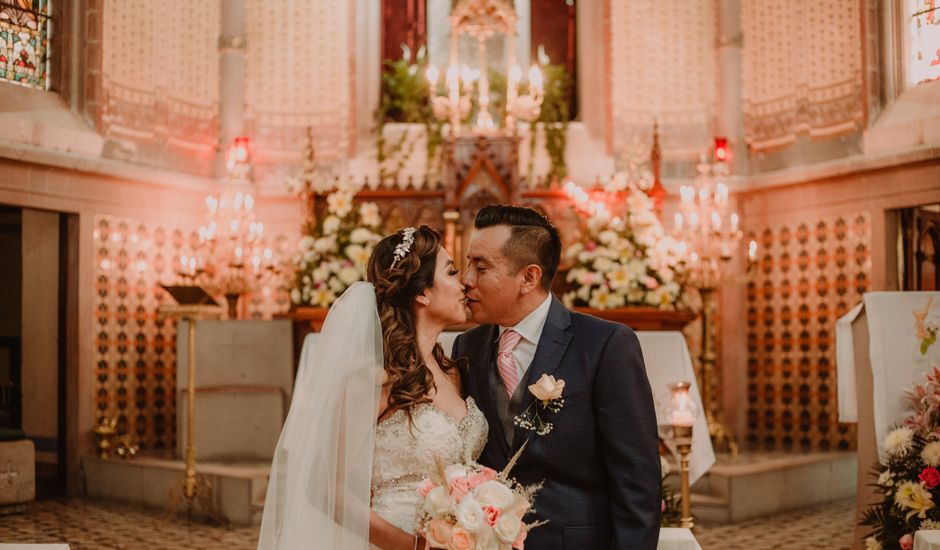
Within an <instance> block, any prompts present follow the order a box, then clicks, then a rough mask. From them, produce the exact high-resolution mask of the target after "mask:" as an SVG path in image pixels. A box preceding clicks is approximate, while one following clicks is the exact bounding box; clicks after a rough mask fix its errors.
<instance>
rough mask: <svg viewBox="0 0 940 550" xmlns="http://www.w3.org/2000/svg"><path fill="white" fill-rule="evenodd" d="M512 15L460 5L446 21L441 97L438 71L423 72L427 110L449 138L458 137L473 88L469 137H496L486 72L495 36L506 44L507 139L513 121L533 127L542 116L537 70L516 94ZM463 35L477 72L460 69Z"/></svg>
mask: <svg viewBox="0 0 940 550" xmlns="http://www.w3.org/2000/svg"><path fill="white" fill-rule="evenodd" d="M516 19H517V16H516V13H515V11H514V10H513V8H512V4H511V3H507V2H497V1H493V0H463V1H461V2H459V3H458V4H457V6H456V7H455V8H454V10H453V11H452V13H451V16H450V28H451V33H450V37H451V40H450V64H449V66H448V68H447V73H446V76H445V79H444V85H445V89H444V93H439V91H440V90H439V86H438V85H439V79H440V71H439V70H438V69H437V67H435V66H434V65H431V66H429V67H428V69H427V72H426V76H427V79H428V82H429V83H430V95H431V107H432V109H433V111H434V116H435V117H437V118H438V120H441V121H448V122H450V133H451V136H452V137H456V136H458V135H460V132H461V123H462V121H463V120H465V119H466V118H467V116H468V115H469V114H470V111H471V109H472V103H473V97H472V96H473V92H474V90H473V88H474V84H476V104H477V114H476V121H475V122H474V123H473V125H472V133H474V134H477V135H487V134H495V133H497V132H498V129H497V124H496V122H495V121H494V118H493V114H492V113H491V112H490V82H489V74H488V67H487V54H486V41H487V40H488V39H489V38H490V37H491V36H493V35H495V34H500V35H502V36H503V37H504V38H505V44H506V73H505V74H506V76H507V79H506V113H505V117H504V119H503V121H501V124H502V126H503V127H504V128H505V130H506V132H507V133H508V134H509V135H513V134H514V133H515V123H516V121H517V120H523V121H533V120H535V119H537V118H538V116H539V113H540V112H541V107H542V100H543V98H544V95H545V90H544V78H543V76H542V72H541V70H540V69H539V67H538V66H537V65H533V66H532V67H531V68H530V69H529V72H528V82H527V93H525V94H520V85H521V84H523V82H522V69H521V68H520V67H519V65H518V64H517V63H516V30H515V26H516ZM464 34H466V35H468V36H470V37H471V38H473V39H474V40H475V41H476V43H477V53H478V64H479V68H478V69H471V68H470V67H469V66H468V65H462V66H461V64H460V52H459V41H460V36H461V35H464Z"/></svg>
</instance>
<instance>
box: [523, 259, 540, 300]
mask: <svg viewBox="0 0 940 550" xmlns="http://www.w3.org/2000/svg"><path fill="white" fill-rule="evenodd" d="M541 286H542V268H541V267H539V265H538V264H529V265H527V266H525V267H524V268H522V293H523V294H528V293H529V292H532V291H533V290H535V289H537V288H541Z"/></svg>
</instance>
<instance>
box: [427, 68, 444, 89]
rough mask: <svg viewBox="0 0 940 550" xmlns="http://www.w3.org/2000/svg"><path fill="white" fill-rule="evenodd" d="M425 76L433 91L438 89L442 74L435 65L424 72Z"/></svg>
mask: <svg viewBox="0 0 940 550" xmlns="http://www.w3.org/2000/svg"><path fill="white" fill-rule="evenodd" d="M424 76H425V77H427V79H428V84H430V85H431V90H432V91H433V89H434V88H436V87H437V79H438V78H440V76H441V73H440V71H438V70H437V67H436V66H435V65H429V66H428V70H427V71H425V72H424Z"/></svg>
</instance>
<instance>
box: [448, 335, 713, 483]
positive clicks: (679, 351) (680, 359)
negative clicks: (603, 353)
mask: <svg viewBox="0 0 940 550" xmlns="http://www.w3.org/2000/svg"><path fill="white" fill-rule="evenodd" d="M458 334H460V333H459V332H444V333H443V334H441V337H440V339H439V340H440V342H441V345H442V346H443V347H444V349H445V350H448V351H449V350H451V349H452V348H453V343H454V339H455V338H457V335H458ZM636 335H637V338H638V339H639V340H640V347H641V348H642V349H643V361H644V362H645V363H646V374H647V376H648V377H649V380H650V387H651V388H652V390H653V398H654V399H655V401H656V403H655V406H656V419H657V421H658V423H659V425H660V433H662V434H663V435H668V432H669V430H668V424H669V423H668V420H667V418H666V407H667V406H668V405H669V402H670V399H671V398H670V392H669V388H668V387H667V386H668V385H669V384H671V383H673V382H679V381H687V382H691V383H692V389H691V392H692V396H693V399H694V401H695V404H696V405H698V408H699V411H700V412H701V411H703V410H704V409H703V408H702V399H701V396H700V395H699V390H698V384H697V383H696V381H695V371H694V370H693V369H692V357H691V355H689V346H688V345H687V344H686V342H685V337H684V336H683V335H682V333H681V332H679V331H640V332H637V333H636ZM714 463H715V452H714V450H713V449H712V442H711V438H709V437H708V424H707V423H706V422H705V415H704V414H699V416H698V418H697V419H696V421H695V428H694V430H693V432H692V454H691V455H690V456H689V482H690V483H695V480H697V479H698V478H700V477H701V476H702V475H704V474H705V472H707V471H708V469H709V468H711V466H712V464H714Z"/></svg>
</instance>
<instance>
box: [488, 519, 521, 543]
mask: <svg viewBox="0 0 940 550" xmlns="http://www.w3.org/2000/svg"><path fill="white" fill-rule="evenodd" d="M521 530H522V520H520V519H519V518H517V517H516V516H514V515H512V514H503V515H501V516H499V519H497V520H496V524H495V525H493V531H495V532H496V536H497V537H498V538H499V540H500V541H502V542H504V543H506V544H512V543H513V542H515V540H516V538H517V537H518V536H519V531H521Z"/></svg>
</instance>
